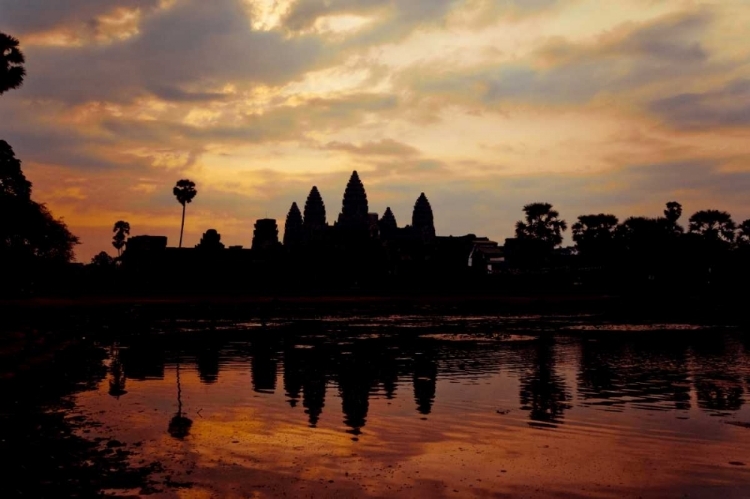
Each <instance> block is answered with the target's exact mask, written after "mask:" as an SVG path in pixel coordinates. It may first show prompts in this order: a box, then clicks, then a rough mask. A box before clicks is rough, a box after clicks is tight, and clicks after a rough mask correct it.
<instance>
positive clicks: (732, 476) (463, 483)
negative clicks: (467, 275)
mask: <svg viewBox="0 0 750 499" xmlns="http://www.w3.org/2000/svg"><path fill="white" fill-rule="evenodd" d="M488 321H489V319H486V318H481V317H477V318H468V319H467V318H463V319H453V318H443V319H441V320H435V319H432V320H430V321H428V322H422V321H421V320H420V319H419V318H414V317H387V318H379V319H372V318H370V319H356V318H355V319H352V318H349V319H340V318H339V319H328V320H318V321H310V322H302V323H287V324H281V323H280V324H265V325H260V324H255V323H252V322H249V323H237V322H235V323H221V322H219V323H216V322H211V323H210V324H209V323H202V322H195V321H193V322H185V323H180V322H176V323H175V322H172V323H170V324H169V325H161V326H159V325H157V326H154V327H153V328H152V329H150V330H149V331H145V332H142V334H128V335H123V336H120V337H117V338H109V339H107V340H97V341H96V342H95V343H93V344H92V346H91V351H92V352H94V351H97V352H100V355H101V358H100V359H99V360H97V362H98V363H100V364H101V366H102V370H96V369H94V370H92V371H91V373H90V378H91V379H90V380H89V383H88V385H87V386H85V387H84V388H82V389H80V390H78V391H76V393H75V394H74V395H72V396H70V397H69V399H70V404H69V406H67V407H66V408H65V410H64V411H63V412H64V413H65V417H66V418H68V419H71V420H74V421H77V422H79V423H80V424H78V425H77V426H76V429H75V430H74V432H76V434H77V436H79V437H81V438H83V439H86V440H89V441H93V442H97V445H98V446H99V447H100V448H102V449H106V447H107V446H109V447H110V450H111V449H112V448H113V447H114V448H116V449H119V448H122V449H123V451H122V452H123V456H125V457H124V459H125V460H126V461H127V462H128V463H129V464H130V465H132V466H138V465H143V464H144V463H154V464H158V466H155V467H153V468H152V469H150V470H149V473H150V475H149V477H150V478H149V480H150V482H149V483H150V485H149V486H147V487H145V488H144V487H142V486H141V485H139V486H138V487H135V488H131V489H128V486H123V487H121V488H117V487H113V488H112V489H110V490H108V491H107V492H111V493H116V494H119V495H127V494H131V495H138V494H143V495H145V494H149V495H151V496H152V497H181V498H188V497H195V498H207V497H228V498H234V497H237V498H239V497H284V496H286V497H592V498H609V497H612V498H615V497H653V498H657V497H658V498H661V497H722V498H730V497H737V498H746V497H750V408H749V407H748V404H747V397H748V390H750V335H746V334H744V332H743V331H741V330H738V329H728V328H724V329H712V328H700V327H693V326H690V325H675V324H650V325H628V324H606V325H605V324H596V323H592V322H587V321H571V320H568V321H567V322H566V321H562V320H561V321H560V322H557V323H556V324H555V327H554V328H550V327H549V323H548V322H543V321H542V320H541V319H536V318H533V317H527V318H506V319H503V320H497V319H496V318H495V319H492V321H490V322H488ZM478 324H480V325H483V327H480V328H477V327H475V326H476V325H478ZM488 324H490V326H489V327H487V325H488ZM113 442H114V444H113Z"/></svg>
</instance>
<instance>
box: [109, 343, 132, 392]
mask: <svg viewBox="0 0 750 499" xmlns="http://www.w3.org/2000/svg"><path fill="white" fill-rule="evenodd" d="M110 355H111V357H112V362H111V364H110V366H109V369H110V373H111V374H112V377H111V378H110V380H109V394H110V395H112V396H113V397H115V398H118V399H119V398H120V396H122V395H125V394H126V393H128V392H127V391H125V379H126V378H125V373H124V372H123V370H122V362H121V361H120V347H119V346H118V345H117V343H115V344H114V345H112V349H111V350H110Z"/></svg>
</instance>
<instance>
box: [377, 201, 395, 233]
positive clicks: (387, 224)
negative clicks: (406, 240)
mask: <svg viewBox="0 0 750 499" xmlns="http://www.w3.org/2000/svg"><path fill="white" fill-rule="evenodd" d="M379 225H380V232H381V233H382V234H385V233H389V232H393V231H395V230H396V229H398V224H397V223H396V217H395V216H394V215H393V212H392V211H391V207H390V206H389V207H388V208H386V209H385V213H383V217H382V218H381V219H380V222H379Z"/></svg>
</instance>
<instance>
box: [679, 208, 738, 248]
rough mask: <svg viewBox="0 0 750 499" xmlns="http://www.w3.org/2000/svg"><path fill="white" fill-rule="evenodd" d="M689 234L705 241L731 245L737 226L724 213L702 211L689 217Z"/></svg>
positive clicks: (729, 216) (730, 217)
mask: <svg viewBox="0 0 750 499" xmlns="http://www.w3.org/2000/svg"><path fill="white" fill-rule="evenodd" d="M689 222H690V232H691V233H692V234H698V235H700V236H703V238H704V239H706V240H707V241H722V242H725V243H733V242H734V238H735V232H734V231H735V229H736V228H737V224H735V222H734V220H732V216H731V215H730V214H729V213H727V212H726V211H719V210H703V211H699V212H697V213H695V214H694V215H693V216H692V217H690V221H689Z"/></svg>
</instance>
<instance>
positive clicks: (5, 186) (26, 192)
mask: <svg viewBox="0 0 750 499" xmlns="http://www.w3.org/2000/svg"><path fill="white" fill-rule="evenodd" d="M0 196H3V197H6V196H9V197H15V198H19V199H24V200H29V199H31V182H29V181H28V180H26V177H25V176H24V174H23V172H22V171H21V160H19V159H18V158H16V155H15V153H14V152H13V148H12V147H11V146H10V144H8V143H7V142H5V141H4V140H0Z"/></svg>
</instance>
